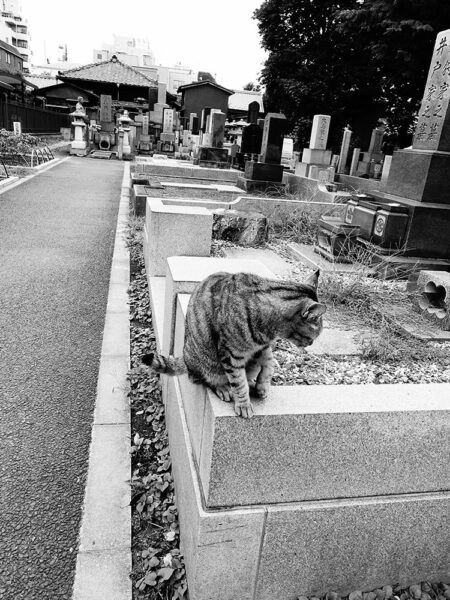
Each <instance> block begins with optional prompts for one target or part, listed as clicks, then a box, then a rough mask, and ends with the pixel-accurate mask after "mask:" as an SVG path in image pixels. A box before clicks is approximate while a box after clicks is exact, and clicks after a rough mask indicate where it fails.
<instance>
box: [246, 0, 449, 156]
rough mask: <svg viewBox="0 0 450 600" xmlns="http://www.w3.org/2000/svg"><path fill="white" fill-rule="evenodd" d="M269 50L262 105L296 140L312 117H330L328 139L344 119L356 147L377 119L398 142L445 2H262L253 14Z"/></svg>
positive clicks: (445, 14)
mask: <svg viewBox="0 0 450 600" xmlns="http://www.w3.org/2000/svg"><path fill="white" fill-rule="evenodd" d="M254 18H255V19H256V20H257V21H258V28H259V32H260V34H261V40H262V46H263V47H264V48H265V49H266V50H267V51H268V53H269V56H268V59H267V61H266V64H265V67H264V68H263V71H262V75H261V82H262V83H263V84H264V85H265V86H266V101H267V102H266V104H267V108H268V109H269V110H281V111H282V112H284V113H285V114H286V116H287V117H288V118H289V119H290V121H291V123H292V125H293V133H294V135H296V136H297V138H298V140H299V142H300V145H301V146H304V145H306V143H307V142H308V139H309V134H310V128H311V122H312V117H313V115H314V114H317V113H323V114H330V115H332V129H331V132H330V143H331V145H334V146H335V147H336V148H337V147H338V146H339V142H340V139H341V131H342V128H343V127H344V126H345V125H346V124H347V123H349V124H350V125H351V126H352V127H353V129H354V131H355V133H356V136H355V137H356V139H355V141H356V142H357V143H358V144H362V146H363V147H364V146H365V145H367V144H368V141H369V136H370V131H371V130H372V129H373V127H375V126H376V124H377V121H378V119H379V118H381V117H385V118H387V120H388V123H389V125H390V127H391V128H392V129H394V130H395V131H397V132H398V133H399V134H400V135H401V141H403V142H404V141H406V139H407V138H406V137H405V136H406V134H407V132H408V129H409V128H410V127H411V125H412V123H413V120H414V114H415V112H416V110H417V108H418V105H419V103H420V100H421V97H422V95H423V90H424V86H425V81H426V75H427V71H428V66H429V63H430V58H431V54H432V49H433V44H434V40H435V37H436V34H437V32H438V31H440V30H442V29H445V28H448V27H450V3H449V2H448V0H322V1H321V2H314V1H311V0H265V2H263V4H262V5H261V7H260V8H259V9H257V10H256V11H255V13H254ZM358 137H359V139H358Z"/></svg>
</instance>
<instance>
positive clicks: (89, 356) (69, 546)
mask: <svg viewBox="0 0 450 600" xmlns="http://www.w3.org/2000/svg"><path fill="white" fill-rule="evenodd" d="M122 175H123V163H120V162H119V161H106V160H94V159H89V158H75V157H72V158H70V159H69V160H68V161H66V162H64V163H62V164H60V165H58V166H56V167H54V168H53V169H51V170H49V171H47V172H44V173H42V174H40V175H38V176H37V177H34V178H33V179H31V180H29V181H27V182H25V183H23V184H22V185H19V186H17V187H16V188H14V189H12V190H11V191H8V192H5V193H4V194H2V195H0V599H1V600H34V599H36V600H59V599H61V600H63V599H64V600H69V599H70V597H71V592H72V585H73V579H74V574H75V562H76V554H77V543H78V542H77V538H78V532H79V527H80V523H81V508H82V503H83V496H84V485H85V480H86V474H87V466H88V464H87V463H88V450H89V442H90V433H91V424H92V419H93V410H94V401H95V393H96V383H97V375H98V366H99V360H100V351H101V343H102V334H103V327H104V320H105V311H106V301H107V294H108V284H109V273H110V267H111V258H112V252H113V244H114V235H115V228H116V220H117V213H118V207H119V199H120V186H121V180H122Z"/></svg>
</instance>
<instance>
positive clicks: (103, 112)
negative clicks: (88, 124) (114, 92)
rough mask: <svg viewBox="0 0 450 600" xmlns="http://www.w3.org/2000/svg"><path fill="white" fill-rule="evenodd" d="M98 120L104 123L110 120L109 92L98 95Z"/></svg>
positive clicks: (110, 104) (110, 103) (110, 98)
mask: <svg viewBox="0 0 450 600" xmlns="http://www.w3.org/2000/svg"><path fill="white" fill-rule="evenodd" d="M100 121H103V122H104V123H111V121H112V96H110V95H109V94H101V95H100Z"/></svg>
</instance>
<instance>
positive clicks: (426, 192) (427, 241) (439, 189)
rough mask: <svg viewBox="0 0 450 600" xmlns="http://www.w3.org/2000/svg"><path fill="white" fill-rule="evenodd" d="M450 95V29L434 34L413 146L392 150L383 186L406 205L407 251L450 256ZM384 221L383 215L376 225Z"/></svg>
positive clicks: (426, 255) (405, 243) (404, 241)
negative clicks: (386, 178)
mask: <svg viewBox="0 0 450 600" xmlns="http://www.w3.org/2000/svg"><path fill="white" fill-rule="evenodd" d="M449 99H450V29H447V30H445V31H442V32H440V33H439V34H438V35H437V38H436V43H435V46H434V51H433V56H432V59H431V65H430V70H429V73H428V79H427V82H426V86H425V92H424V95H423V100H422V104H421V108H420V111H419V115H418V122H417V126H416V132H415V135H414V140H413V144H412V148H411V149H404V150H397V151H395V152H394V154H393V156H392V163H391V168H390V171H389V176H388V180H387V185H386V188H385V193H386V194H389V197H390V198H392V195H394V196H396V198H395V199H396V201H398V202H399V203H400V204H402V205H403V206H405V207H407V209H408V216H409V218H408V224H407V226H406V230H405V234H404V238H403V240H402V242H403V244H404V246H405V248H406V250H405V254H406V255H409V256H416V257H426V258H430V259H435V258H436V259H450V236H449V231H450V177H449V173H450V109H449ZM386 223H387V221H386ZM386 223H384V222H382V221H381V220H380V223H379V224H378V225H379V227H378V229H379V230H380V231H382V230H384V229H385V228H386V226H387V225H386Z"/></svg>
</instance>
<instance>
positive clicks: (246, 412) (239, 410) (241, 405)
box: [234, 400, 253, 419]
mask: <svg viewBox="0 0 450 600" xmlns="http://www.w3.org/2000/svg"><path fill="white" fill-rule="evenodd" d="M234 412H235V413H236V414H237V415H238V416H239V417H244V419H251V418H252V416H253V406H252V403H251V402H250V400H246V401H245V402H235V403H234Z"/></svg>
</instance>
